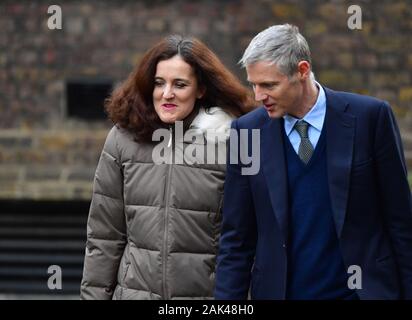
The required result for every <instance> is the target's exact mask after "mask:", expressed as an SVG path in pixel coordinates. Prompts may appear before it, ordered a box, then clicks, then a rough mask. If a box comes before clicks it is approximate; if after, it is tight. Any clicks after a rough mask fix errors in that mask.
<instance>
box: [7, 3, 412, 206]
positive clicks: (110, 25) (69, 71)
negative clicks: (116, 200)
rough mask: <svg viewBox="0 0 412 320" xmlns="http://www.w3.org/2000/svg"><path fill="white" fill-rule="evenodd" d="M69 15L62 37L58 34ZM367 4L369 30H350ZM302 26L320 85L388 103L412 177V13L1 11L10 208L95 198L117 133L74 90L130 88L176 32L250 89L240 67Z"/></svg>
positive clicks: (287, 8)
mask: <svg viewBox="0 0 412 320" xmlns="http://www.w3.org/2000/svg"><path fill="white" fill-rule="evenodd" d="M51 4H59V5H60V6H61V8H62V13H63V29H62V30H49V29H48V28H47V19H48V17H49V15H48V14H47V8H48V6H49V5H51ZM351 4H358V5H360V6H361V8H362V12H363V28H362V30H350V29H349V28H348V27H347V19H348V17H349V15H348V14H347V8H348V6H349V5H351ZM284 22H290V23H294V24H297V25H298V26H299V28H300V29H301V32H302V33H303V34H304V35H305V36H306V38H307V39H308V41H309V44H310V46H311V49H312V54H313V62H314V71H315V75H316V77H317V78H318V80H319V81H320V82H321V83H323V84H324V85H326V86H329V87H332V88H334V89H338V90H350V91H355V92H359V93H364V94H369V95H374V96H377V97H379V98H382V99H385V100H388V101H389V102H390V104H391V105H392V107H393V109H394V111H395V113H396V115H397V118H398V120H399V122H400V124H401V127H402V136H403V139H404V142H405V147H406V152H407V157H408V159H409V166H410V167H412V130H410V129H411V124H412V112H411V104H412V83H411V80H412V79H411V74H412V50H411V49H412V42H411V41H410V39H411V35H412V3H411V1H407V0H393V1H379V2H377V1H372V0H370V1H366V0H363V1H361V0H359V1H339V0H334V1H320V0H319V1H315V0H310V1H303V0H302V1H298V0H284V1H265V0H255V1H250V0H239V1H235V0H227V1H218V0H207V1H185V0H180V1H156V0H151V1H121V2H118V1H89V0H88V1H58V3H55V2H49V1H30V2H29V1H1V2H0V30H1V32H0V115H1V116H0V198H8V199H10V198H14V199H18V198H34V199H88V198H89V197H90V192H91V182H92V177H93V173H94V170H95V167H96V164H97V160H98V156H99V153H100V150H101V147H102V145H103V142H104V138H105V135H106V133H107V130H108V128H110V123H109V122H108V121H100V122H98V121H97V122H90V121H82V120H76V119H71V118H69V117H68V116H67V110H66V104H65V83H66V81H67V80H68V79H73V78H84V79H93V78H110V79H113V80H114V81H120V80H122V79H124V78H125V77H126V76H127V75H128V73H129V72H130V71H131V69H132V68H133V65H134V64H135V63H136V62H138V61H139V59H140V58H141V56H142V54H143V53H144V51H145V50H146V49H147V48H149V47H150V46H151V45H152V44H154V43H155V42H156V41H158V40H159V39H160V38H162V37H163V36H165V35H168V34H170V33H182V34H190V35H194V36H197V37H199V38H201V39H202V40H203V41H205V42H206V43H207V44H208V45H209V46H210V47H211V48H212V49H213V50H214V51H215V52H216V53H217V54H218V55H219V56H220V57H221V58H222V60H223V61H224V63H225V64H226V65H227V66H228V67H229V68H230V69H231V70H233V71H234V72H235V73H236V74H237V75H238V76H239V77H241V78H242V79H244V78H245V74H244V71H243V70H240V69H239V68H238V66H237V65H236V62H237V61H238V60H239V58H240V57H241V55H242V52H243V50H244V49H245V47H246V46H247V44H248V42H249V41H250V39H251V38H252V37H253V36H254V35H255V34H256V33H257V32H258V31H260V30H262V29H264V28H266V27H267V26H269V25H272V24H277V23H284Z"/></svg>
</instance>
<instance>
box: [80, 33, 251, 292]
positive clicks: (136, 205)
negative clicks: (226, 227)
mask: <svg viewBox="0 0 412 320" xmlns="http://www.w3.org/2000/svg"><path fill="white" fill-rule="evenodd" d="M249 101H250V100H249V94H248V91H247V90H246V89H245V88H244V87H243V86H242V85H241V84H240V82H239V81H238V80H237V79H236V77H235V76H233V75H232V74H231V73H230V72H229V71H228V70H227V69H226V68H225V67H224V66H223V64H222V63H221V62H220V61H219V59H218V58H217V57H216V55H215V54H214V53H212V52H211V51H210V50H209V49H208V48H207V47H206V46H205V45H204V44H203V43H202V42H200V41H199V40H196V39H185V38H182V37H180V36H170V37H167V38H165V39H164V40H162V41H161V42H159V43H158V44H156V45H155V46H154V47H153V48H152V49H150V50H149V51H148V52H147V53H146V54H145V55H144V57H143V58H142V60H141V62H140V64H139V65H138V67H137V68H136V70H135V71H134V72H133V73H132V74H131V75H130V76H129V78H128V79H127V80H126V81H125V82H124V83H123V84H122V85H121V86H120V87H119V88H118V89H117V90H115V91H114V93H113V94H112V96H111V98H110V99H109V100H108V101H107V104H106V109H107V111H108V114H109V116H110V118H111V120H112V121H113V122H114V123H115V124H116V125H115V126H114V127H113V128H112V130H111V131H110V133H109V134H108V137H107V140H106V142H105V145H104V148H103V151H102V154H101V157H100V160H99V164H98V167H97V169H96V174H95V180H94V187H93V198H92V202H91V207H90V213H89V219H88V225H87V245H86V254H85V261H84V271H83V279H82V283H81V298H82V299H174V298H185V299H192V298H194V299H206V298H212V293H213V288H214V276H215V257H216V253H217V249H218V248H217V246H218V240H219V239H218V238H219V234H220V221H221V206H222V197H223V183H224V177H225V165H224V163H222V162H219V161H217V160H216V159H215V158H217V157H218V155H216V154H215V157H214V158H213V157H210V159H212V160H211V161H212V162H211V161H210V159H208V158H207V155H212V156H213V154H214V151H216V152H217V153H218V152H220V154H221V152H222V150H223V151H225V142H226V139H227V137H228V129H229V127H230V121H231V119H232V118H233V117H236V116H239V115H241V114H242V113H244V111H245V110H246V108H247V107H248V106H249V107H250V106H251V104H250V103H249ZM217 106H218V107H217ZM179 125H180V127H179ZM208 132H217V133H218V138H217V139H214V138H213V139H209V138H208V137H209V135H207V133H208ZM182 133H183V134H184V136H182ZM188 133H190V134H188ZM222 134H223V139H222ZM159 136H163V138H164V139H163V140H162V139H159V138H158V137H159ZM159 140H160V142H159ZM211 143H212V144H213V145H212V147H213V148H211V149H208V148H209V147H210V144H211ZM206 146H207V147H208V148H206ZM206 149H207V150H206ZM158 151H159V152H158ZM188 151H189V152H188ZM194 151H196V152H194ZM200 151H204V152H200ZM212 151H213V152H212ZM179 158H180V159H179ZM205 159H206V160H209V161H204V160H205Z"/></svg>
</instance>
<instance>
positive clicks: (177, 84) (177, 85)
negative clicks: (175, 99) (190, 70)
mask: <svg viewBox="0 0 412 320" xmlns="http://www.w3.org/2000/svg"><path fill="white" fill-rule="evenodd" d="M176 87H178V88H184V87H186V84H185V83H181V82H177V83H176Z"/></svg>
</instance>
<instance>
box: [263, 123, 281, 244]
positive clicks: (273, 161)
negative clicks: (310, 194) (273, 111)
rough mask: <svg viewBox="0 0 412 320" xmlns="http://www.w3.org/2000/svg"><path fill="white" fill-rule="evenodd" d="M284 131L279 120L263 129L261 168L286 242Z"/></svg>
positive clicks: (267, 124)
mask: <svg viewBox="0 0 412 320" xmlns="http://www.w3.org/2000/svg"><path fill="white" fill-rule="evenodd" d="M282 130H283V128H282V121H281V120H279V119H275V120H269V121H268V122H267V123H266V125H265V126H264V127H263V128H262V150H263V152H262V153H261V155H262V162H261V166H262V167H263V173H264V176H265V180H266V184H267V186H268V190H269V196H270V202H271V204H272V207H273V210H274V213H275V216H276V219H277V221H278V223H279V227H280V230H281V233H282V236H283V238H284V241H285V242H286V240H287V237H288V232H287V230H288V223H287V222H288V192H287V190H288V185H287V176H286V173H287V168H286V163H285V153H284V148H283V138H282V135H283V134H282Z"/></svg>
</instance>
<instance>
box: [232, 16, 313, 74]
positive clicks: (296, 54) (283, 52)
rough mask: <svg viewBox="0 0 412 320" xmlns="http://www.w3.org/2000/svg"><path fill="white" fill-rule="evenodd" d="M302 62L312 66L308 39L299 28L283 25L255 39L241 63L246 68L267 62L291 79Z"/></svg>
mask: <svg viewBox="0 0 412 320" xmlns="http://www.w3.org/2000/svg"><path fill="white" fill-rule="evenodd" d="M302 60H305V61H308V62H309V63H310V64H311V65H312V59H311V57H310V49H309V45H308V43H307V42H306V39H305V38H304V37H303V36H302V35H301V34H300V33H299V29H298V27H296V26H294V25H290V24H282V25H275V26H271V27H269V28H267V29H265V30H263V31H262V32H260V33H259V34H258V35H257V36H256V37H254V38H253V39H252V41H251V42H250V44H249V46H248V47H247V49H246V50H245V53H244V54H243V57H242V59H240V61H239V63H240V64H241V65H242V67H243V68H244V67H246V66H247V65H250V64H253V63H255V62H258V61H267V62H270V63H273V64H276V66H277V67H278V68H279V69H280V71H281V72H282V73H284V74H285V75H287V76H288V77H291V76H292V75H294V74H295V73H296V72H297V70H298V69H297V68H298V63H299V62H300V61H302ZM311 78H313V74H311Z"/></svg>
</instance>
